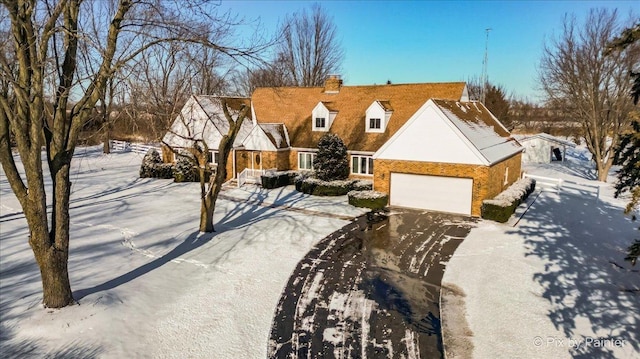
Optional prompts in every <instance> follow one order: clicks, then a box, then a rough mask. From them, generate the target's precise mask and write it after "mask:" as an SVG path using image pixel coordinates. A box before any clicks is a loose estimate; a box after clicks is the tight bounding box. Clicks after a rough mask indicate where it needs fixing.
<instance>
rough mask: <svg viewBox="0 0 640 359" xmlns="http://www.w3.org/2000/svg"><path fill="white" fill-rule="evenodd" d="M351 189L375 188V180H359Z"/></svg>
mask: <svg viewBox="0 0 640 359" xmlns="http://www.w3.org/2000/svg"><path fill="white" fill-rule="evenodd" d="M351 189H352V190H354V191H371V190H373V181H371V180H357V181H355V182H354V183H353V184H352V185H351Z"/></svg>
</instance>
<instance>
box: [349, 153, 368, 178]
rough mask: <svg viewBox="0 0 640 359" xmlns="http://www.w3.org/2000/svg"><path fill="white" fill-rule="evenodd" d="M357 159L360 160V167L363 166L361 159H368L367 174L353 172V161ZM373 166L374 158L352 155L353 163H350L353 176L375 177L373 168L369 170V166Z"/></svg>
mask: <svg viewBox="0 0 640 359" xmlns="http://www.w3.org/2000/svg"><path fill="white" fill-rule="evenodd" d="M354 158H357V159H358V164H359V165H358V166H360V164H361V162H362V161H361V159H362V158H366V159H367V162H366V167H367V168H366V171H365V173H362V172H353V159H354ZM370 165H371V166H373V156H359V155H351V162H349V168H350V173H351V174H352V175H359V176H373V168H369V166H370ZM369 171H371V173H369Z"/></svg>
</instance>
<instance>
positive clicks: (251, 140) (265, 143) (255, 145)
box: [242, 125, 276, 151]
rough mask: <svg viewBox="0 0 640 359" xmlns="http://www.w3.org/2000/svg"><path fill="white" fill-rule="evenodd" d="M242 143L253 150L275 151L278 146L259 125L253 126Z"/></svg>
mask: <svg viewBox="0 0 640 359" xmlns="http://www.w3.org/2000/svg"><path fill="white" fill-rule="evenodd" d="M242 145H243V146H244V148H245V149H247V150H253V151H275V150H276V147H275V146H274V145H273V143H272V142H271V141H270V140H269V138H268V137H267V135H266V134H265V133H264V131H263V130H262V128H260V126H259V125H255V126H253V129H252V130H251V132H250V133H249V135H248V136H247V137H246V138H245V139H244V141H242Z"/></svg>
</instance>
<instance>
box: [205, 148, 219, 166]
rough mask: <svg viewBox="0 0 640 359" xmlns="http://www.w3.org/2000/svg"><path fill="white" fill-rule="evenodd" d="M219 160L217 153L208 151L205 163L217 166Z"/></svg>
mask: <svg viewBox="0 0 640 359" xmlns="http://www.w3.org/2000/svg"><path fill="white" fill-rule="evenodd" d="M219 158H220V157H219V154H218V151H209V153H208V154H207V163H213V164H214V165H215V164H218V160H219Z"/></svg>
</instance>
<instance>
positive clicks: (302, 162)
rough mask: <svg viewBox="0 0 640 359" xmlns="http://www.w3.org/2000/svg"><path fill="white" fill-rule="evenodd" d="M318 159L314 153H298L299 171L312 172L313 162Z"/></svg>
mask: <svg viewBox="0 0 640 359" xmlns="http://www.w3.org/2000/svg"><path fill="white" fill-rule="evenodd" d="M315 158H316V154H315V153H313V152H300V153H298V169H299V170H312V169H313V160H314V159H315Z"/></svg>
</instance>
